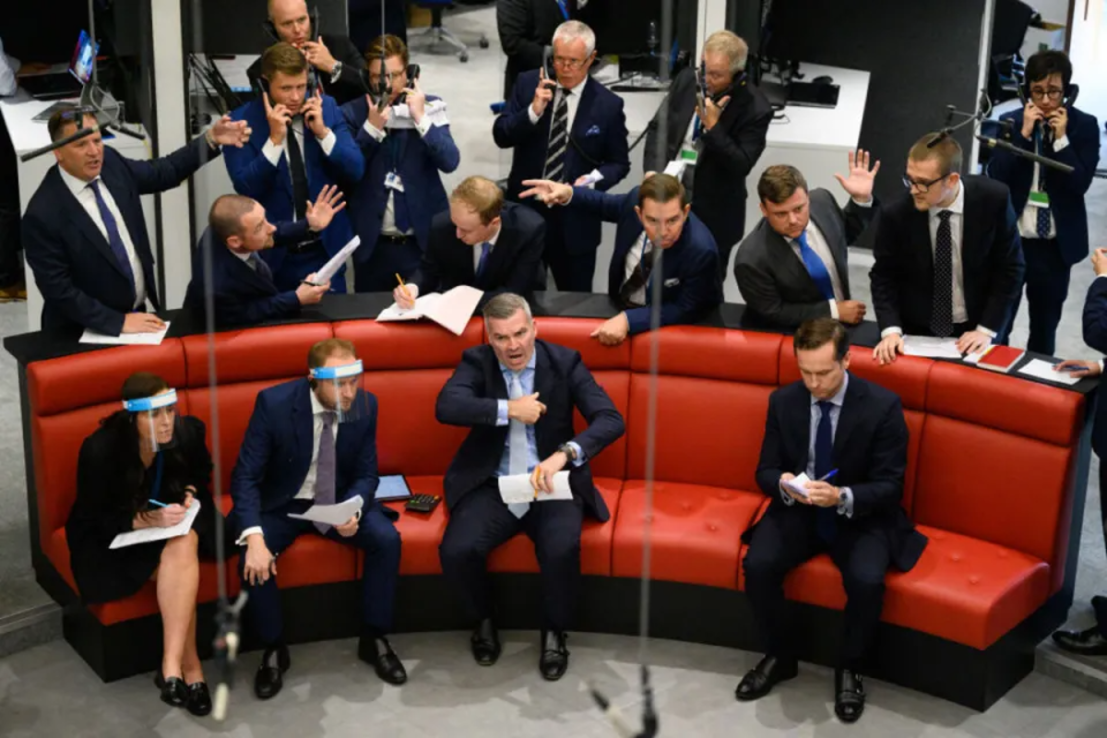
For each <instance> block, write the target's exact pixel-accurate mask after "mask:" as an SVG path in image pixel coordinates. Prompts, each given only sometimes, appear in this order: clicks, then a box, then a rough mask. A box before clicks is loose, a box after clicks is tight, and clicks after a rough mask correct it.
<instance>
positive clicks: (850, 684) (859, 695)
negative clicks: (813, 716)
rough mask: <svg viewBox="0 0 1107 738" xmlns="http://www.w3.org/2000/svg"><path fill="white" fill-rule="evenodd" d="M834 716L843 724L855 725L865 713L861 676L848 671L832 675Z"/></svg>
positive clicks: (842, 670) (840, 670) (841, 670)
mask: <svg viewBox="0 0 1107 738" xmlns="http://www.w3.org/2000/svg"><path fill="white" fill-rule="evenodd" d="M834 695H835V696H834V714H835V715H837V716H838V719H839V720H841V721H842V722H843V723H856V722H857V719H858V718H859V717H861V713H862V712H864V711H865V685H864V683H863V682H862V681H861V675H860V674H858V673H857V672H856V671H851V670H850V669H839V670H838V671H837V672H835V674H834Z"/></svg>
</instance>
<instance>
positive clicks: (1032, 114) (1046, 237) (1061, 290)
mask: <svg viewBox="0 0 1107 738" xmlns="http://www.w3.org/2000/svg"><path fill="white" fill-rule="evenodd" d="M1071 79H1072V63H1071V62H1069V58H1068V57H1067V56H1065V53H1064V52H1062V51H1052V50H1051V51H1043V52H1040V53H1037V54H1035V55H1034V56H1032V57H1030V61H1028V62H1027V63H1026V85H1027V87H1028V88H1029V91H1030V96H1029V97H1030V99H1029V100H1027V101H1026V107H1025V108H1023V109H1022V110H1016V111H1014V112H1011V113H1007V114H1005V115H1003V116H1001V117H1000V121H1001V122H1002V123H1005V124H1007V128H1006V131H1005V134H1004V137H1005V138H1007V139H1008V140H1009V141H1010V142H1011V143H1013V144H1015V145H1016V146H1018V147H1019V148H1021V149H1024V150H1025V151H1032V152H1034V153H1036V154H1039V155H1041V156H1044V157H1046V158H1049V159H1053V160H1055V161H1058V162H1061V163H1062V164H1068V165H1069V166H1071V167H1073V172H1072V173H1071V174H1067V173H1065V172H1060V171H1058V170H1056V169H1051V168H1049V167H1043V166H1041V165H1039V164H1036V163H1035V162H1032V161H1030V160H1029V159H1024V158H1022V157H1020V156H1016V155H1014V154H1012V153H1010V152H1007V151H1004V150H1003V149H996V152H995V154H993V156H992V160H991V162H990V163H989V164H988V174H989V175H990V176H991V177H992V178H994V179H997V180H999V181H1000V182H1003V183H1005V184H1006V185H1007V186H1008V187H1010V188H1011V201H1012V203H1013V205H1014V207H1015V212H1016V213H1020V214H1021V215H1020V216H1019V235H1020V236H1022V250H1023V255H1024V256H1025V258H1026V267H1027V269H1026V302H1027V308H1028V310H1029V311H1030V340H1029V341H1028V342H1027V344H1026V347H1027V348H1028V349H1029V350H1031V351H1036V352H1038V353H1042V354H1047V355H1050V356H1052V355H1053V352H1054V350H1055V348H1056V336H1057V324H1058V323H1060V322H1061V310H1062V308H1063V307H1064V304H1065V298H1067V297H1068V294H1069V271H1070V270H1071V269H1072V265H1073V264H1076V263H1078V262H1080V261H1081V260H1082V259H1083V258H1084V257H1085V256H1087V255H1088V212H1087V210H1085V208H1084V193H1085V192H1087V191H1088V187H1090V186H1091V184H1092V178H1093V177H1094V176H1095V169H1096V166H1098V165H1099V124H1098V123H1097V122H1096V119H1095V116H1092V115H1088V114H1087V113H1085V112H1083V111H1081V110H1077V109H1076V108H1075V107H1073V105H1072V101H1073V99H1075V97H1076V96H1075V94H1072V95H1070V92H1071V90H1072V88H1071V86H1070V80H1071ZM1020 297H1021V292H1020ZM1017 312H1018V301H1016V303H1015V309H1014V311H1012V319H1013V317H1014V313H1017Z"/></svg>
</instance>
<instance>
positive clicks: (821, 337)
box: [792, 318, 849, 361]
mask: <svg viewBox="0 0 1107 738" xmlns="http://www.w3.org/2000/svg"><path fill="white" fill-rule="evenodd" d="M831 341H833V342H834V358H835V360H837V361H841V360H842V359H844V358H845V357H846V354H847V353H848V352H849V333H846V328H845V326H843V325H842V324H841V323H839V322H838V321H837V320H835V319H834V318H813V319H811V320H805V321H803V323H801V324H800V327H799V328H797V329H796V334H795V336H794V337H793V339H792V352H793V353H794V354H795V353H799V352H800V351H813V350H815V349H817V348H822V347H823V346H825V345H827V344H828V343H830V342H831Z"/></svg>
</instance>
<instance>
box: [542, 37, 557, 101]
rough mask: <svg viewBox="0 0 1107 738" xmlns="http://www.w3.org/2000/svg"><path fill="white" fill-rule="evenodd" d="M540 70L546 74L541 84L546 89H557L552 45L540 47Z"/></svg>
mask: <svg viewBox="0 0 1107 738" xmlns="http://www.w3.org/2000/svg"><path fill="white" fill-rule="evenodd" d="M542 71H543V72H544V73H545V75H546V81H545V82H543V85H544V86H545V88H546V89H547V90H555V89H557V70H556V69H554V62H553V47H552V46H546V47H545V48H543V49H542Z"/></svg>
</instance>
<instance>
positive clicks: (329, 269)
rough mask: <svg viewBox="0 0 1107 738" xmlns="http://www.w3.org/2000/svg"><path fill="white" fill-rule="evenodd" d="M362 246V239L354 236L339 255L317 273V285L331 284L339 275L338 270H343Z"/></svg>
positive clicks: (333, 257)
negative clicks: (347, 261)
mask: <svg viewBox="0 0 1107 738" xmlns="http://www.w3.org/2000/svg"><path fill="white" fill-rule="evenodd" d="M360 245H361V238H359V237H358V236H354V237H353V238H352V239H350V242H349V243H348V244H346V245H345V246H343V247H342V248H341V250H339V252H338V253H337V254H335V255H334V256H332V257H331V259H330V261H328V262H327V263H326V264H324V265H323V267H322V268H321V269H320V270H319V271H317V272H316V273H315V280H314V282H315V284H317V285H319V284H323V283H324V282H330V281H331V278H332V277H334V275H336V274H338V270H339V269H341V268H342V265H343V264H345V263H346V259H348V258H349V257H350V255H351V254H353V253H354V252H355V251H357V247H358V246H360Z"/></svg>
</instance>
